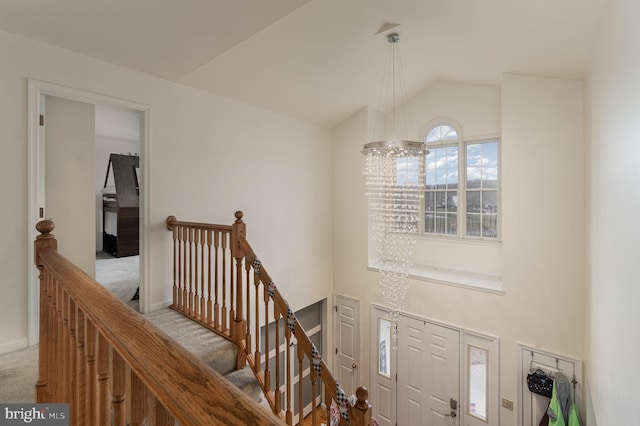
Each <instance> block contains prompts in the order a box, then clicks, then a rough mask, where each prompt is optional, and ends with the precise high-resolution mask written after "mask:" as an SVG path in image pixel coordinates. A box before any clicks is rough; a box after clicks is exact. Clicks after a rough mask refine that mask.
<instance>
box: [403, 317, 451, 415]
mask: <svg viewBox="0 0 640 426" xmlns="http://www.w3.org/2000/svg"><path fill="white" fill-rule="evenodd" d="M398 333H399V334H398V351H397V359H398V360H397V365H398V368H397V374H398V376H397V389H398V391H397V401H398V403H397V407H398V408H397V425H398V426H414V425H425V426H454V425H455V426H457V425H459V424H460V422H459V416H458V408H459V407H458V405H459V401H460V332H459V331H457V330H453V329H450V328H447V327H442V326H439V325H436V324H432V323H429V322H426V321H424V320H420V319H416V318H412V317H409V316H404V315H403V316H401V320H400V325H399V330H398Z"/></svg>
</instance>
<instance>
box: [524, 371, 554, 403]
mask: <svg viewBox="0 0 640 426" xmlns="http://www.w3.org/2000/svg"><path fill="white" fill-rule="evenodd" d="M527 387H528V388H529V390H530V391H531V392H533V393H537V394H538V395H542V396H546V397H547V398H551V392H552V390H553V377H549V376H548V375H547V373H545V372H544V371H542V370H540V369H537V370H536V371H534V372H533V373H529V374H527Z"/></svg>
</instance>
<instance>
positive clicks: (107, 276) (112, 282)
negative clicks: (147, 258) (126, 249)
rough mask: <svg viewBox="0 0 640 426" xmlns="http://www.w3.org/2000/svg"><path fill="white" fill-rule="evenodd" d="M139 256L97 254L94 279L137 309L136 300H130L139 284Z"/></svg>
mask: <svg viewBox="0 0 640 426" xmlns="http://www.w3.org/2000/svg"><path fill="white" fill-rule="evenodd" d="M139 277H140V256H126V257H119V258H116V257H111V256H109V255H98V256H97V260H96V281H98V282H99V283H100V284H102V285H103V286H104V287H105V288H106V289H107V290H109V292H110V293H111V294H113V295H114V296H115V297H117V298H118V299H120V300H122V301H123V302H124V303H126V304H128V305H129V306H131V307H132V308H133V309H135V310H136V311H137V310H138V307H139V303H138V300H131V298H133V296H134V295H135V294H136V290H137V289H138V286H139V284H140V278H139Z"/></svg>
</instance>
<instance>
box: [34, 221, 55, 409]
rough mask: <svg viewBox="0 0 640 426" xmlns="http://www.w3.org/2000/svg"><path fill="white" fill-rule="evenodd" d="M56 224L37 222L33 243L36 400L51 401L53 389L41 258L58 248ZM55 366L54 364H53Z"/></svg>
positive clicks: (50, 348)
mask: <svg viewBox="0 0 640 426" xmlns="http://www.w3.org/2000/svg"><path fill="white" fill-rule="evenodd" d="M54 228H55V225H54V224H53V222H52V221H50V220H42V221H40V222H38V223H37V224H36V230H37V231H38V232H39V233H40V235H38V236H37V237H36V240H35V241H34V243H33V249H34V255H33V262H34V263H35V265H36V267H37V268H38V280H39V285H40V321H39V338H38V339H39V346H38V382H37V383H36V402H50V401H51V391H50V389H49V388H48V386H49V383H48V379H47V378H48V377H51V376H50V373H51V372H50V371H48V367H49V365H50V364H51V362H50V361H49V360H48V359H47V357H48V356H50V355H51V354H52V353H53V352H54V350H53V347H52V342H51V336H52V333H51V330H49V327H50V326H51V325H50V324H49V322H48V321H47V318H48V317H49V313H48V310H47V308H48V306H49V303H48V301H47V289H46V285H45V272H44V265H43V263H42V260H41V259H40V254H41V253H44V252H45V251H48V250H58V242H57V241H56V237H55V235H53V234H52V233H51V231H53V229H54ZM52 367H53V366H52Z"/></svg>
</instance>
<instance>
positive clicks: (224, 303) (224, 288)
mask: <svg viewBox="0 0 640 426" xmlns="http://www.w3.org/2000/svg"><path fill="white" fill-rule="evenodd" d="M227 238H228V236H227V234H223V235H222V324H221V327H222V332H223V333H226V332H227V314H228V313H227Z"/></svg>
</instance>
